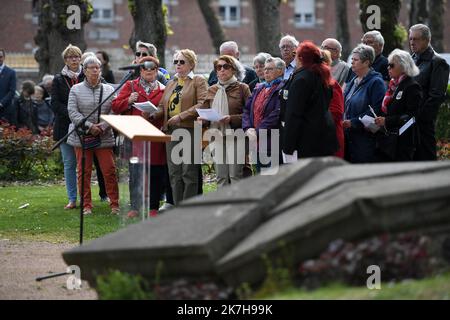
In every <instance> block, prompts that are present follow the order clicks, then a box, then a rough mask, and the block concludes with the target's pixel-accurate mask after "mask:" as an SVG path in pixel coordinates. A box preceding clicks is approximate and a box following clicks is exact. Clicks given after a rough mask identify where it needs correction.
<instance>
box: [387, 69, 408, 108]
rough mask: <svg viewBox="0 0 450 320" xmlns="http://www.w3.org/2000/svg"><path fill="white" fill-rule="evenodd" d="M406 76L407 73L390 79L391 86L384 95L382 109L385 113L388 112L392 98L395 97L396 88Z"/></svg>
mask: <svg viewBox="0 0 450 320" xmlns="http://www.w3.org/2000/svg"><path fill="white" fill-rule="evenodd" d="M405 78H406V75H404V74H402V75H401V76H400V77H398V78H392V79H391V81H389V87H388V90H387V91H386V94H385V96H384V99H383V104H382V105H381V111H383V113H384V114H387V106H388V105H389V104H390V103H391V101H392V99H394V93H395V90H397V88H398V86H399V85H400V82H402V81H403V79H405Z"/></svg>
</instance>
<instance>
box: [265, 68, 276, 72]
mask: <svg viewBox="0 0 450 320" xmlns="http://www.w3.org/2000/svg"><path fill="white" fill-rule="evenodd" d="M273 70H275V68H264V71H270V72H272V71H273Z"/></svg>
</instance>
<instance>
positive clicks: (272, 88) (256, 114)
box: [242, 57, 286, 173]
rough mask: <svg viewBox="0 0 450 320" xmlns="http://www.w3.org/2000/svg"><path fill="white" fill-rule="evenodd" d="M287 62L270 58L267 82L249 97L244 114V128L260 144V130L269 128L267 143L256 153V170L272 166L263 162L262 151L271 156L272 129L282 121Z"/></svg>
mask: <svg viewBox="0 0 450 320" xmlns="http://www.w3.org/2000/svg"><path fill="white" fill-rule="evenodd" d="M285 68H286V64H285V62H284V61H283V60H281V59H280V58H272V57H270V58H268V59H267V60H266V63H265V66H264V80H265V82H264V83H262V84H261V85H259V86H257V87H256V88H255V91H253V94H252V96H251V97H250V99H248V101H247V103H246V105H245V108H244V113H243V115H242V128H243V129H244V131H245V132H246V133H247V135H248V136H250V137H251V136H253V137H256V141H257V142H258V145H259V144H260V141H259V131H260V130H267V140H266V142H267V144H266V143H263V144H262V145H260V147H259V150H258V153H257V154H256V155H257V157H256V160H257V161H256V172H258V173H259V172H261V168H264V167H265V168H267V167H270V166H271V165H272V164H271V163H261V156H260V152H262V153H264V152H265V156H266V157H269V156H271V149H270V148H271V146H270V142H269V141H271V133H272V129H279V123H280V98H279V93H280V90H281V88H282V87H283V85H284V81H283V75H284V70H285ZM274 165H275V164H274Z"/></svg>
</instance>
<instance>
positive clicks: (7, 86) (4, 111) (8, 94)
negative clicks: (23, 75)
mask: <svg viewBox="0 0 450 320" xmlns="http://www.w3.org/2000/svg"><path fill="white" fill-rule="evenodd" d="M15 94H16V71H15V70H13V69H11V68H9V67H8V66H4V67H3V70H2V73H0V103H1V104H2V105H3V107H0V118H5V119H6V120H8V121H9V122H11V121H10V120H12V119H10V118H11V117H12V116H13V112H12V111H13V110H11V108H10V106H11V105H12V101H13V98H14V96H15Z"/></svg>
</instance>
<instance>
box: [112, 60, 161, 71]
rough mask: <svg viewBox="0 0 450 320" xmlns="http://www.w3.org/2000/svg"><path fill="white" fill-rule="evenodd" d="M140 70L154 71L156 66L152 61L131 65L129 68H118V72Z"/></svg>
mask: <svg viewBox="0 0 450 320" xmlns="http://www.w3.org/2000/svg"><path fill="white" fill-rule="evenodd" d="M140 68H144V69H154V68H156V64H155V63H154V62H152V61H145V62H144V63H140V64H132V65H130V66H126V67H121V68H119V70H137V69H140Z"/></svg>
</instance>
